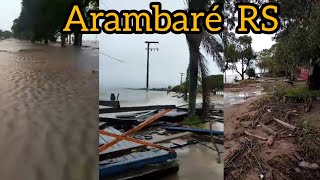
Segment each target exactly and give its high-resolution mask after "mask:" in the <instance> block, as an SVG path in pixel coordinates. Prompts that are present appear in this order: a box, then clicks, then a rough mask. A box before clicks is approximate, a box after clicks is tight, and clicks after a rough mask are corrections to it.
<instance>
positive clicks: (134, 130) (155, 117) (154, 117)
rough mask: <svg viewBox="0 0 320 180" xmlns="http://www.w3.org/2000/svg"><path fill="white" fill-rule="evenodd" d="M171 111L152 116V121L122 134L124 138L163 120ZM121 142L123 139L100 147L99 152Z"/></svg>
mask: <svg viewBox="0 0 320 180" xmlns="http://www.w3.org/2000/svg"><path fill="white" fill-rule="evenodd" d="M170 111H171V109H166V110H164V111H161V112H159V113H158V114H156V115H154V116H152V117H151V118H150V119H148V120H146V121H144V122H143V123H140V124H139V125H138V126H136V127H134V128H132V129H130V130H129V131H127V132H125V133H123V134H122V136H127V135H131V134H133V133H135V132H137V131H139V130H141V129H142V128H144V127H146V126H148V125H150V124H151V123H153V122H155V121H156V120H158V119H159V118H161V117H162V116H163V115H165V114H166V113H168V112H170ZM119 141H121V139H119V138H116V139H115V140H113V141H112V142H109V143H108V144H105V145H103V146H101V147H99V152H102V151H104V150H106V149H108V148H110V147H111V146H113V145H114V144H116V143H118V142H119Z"/></svg>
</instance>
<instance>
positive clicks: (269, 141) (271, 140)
mask: <svg viewBox="0 0 320 180" xmlns="http://www.w3.org/2000/svg"><path fill="white" fill-rule="evenodd" d="M273 141H274V137H273V135H271V136H268V140H267V144H268V146H272V144H273Z"/></svg>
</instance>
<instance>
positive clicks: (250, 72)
mask: <svg viewBox="0 0 320 180" xmlns="http://www.w3.org/2000/svg"><path fill="white" fill-rule="evenodd" d="M246 74H247V75H248V76H249V79H250V78H252V77H256V71H255V69H254V68H252V67H250V68H249V69H247V71H246Z"/></svg>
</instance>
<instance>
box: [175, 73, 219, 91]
mask: <svg viewBox="0 0 320 180" xmlns="http://www.w3.org/2000/svg"><path fill="white" fill-rule="evenodd" d="M206 81H207V83H208V85H207V86H208V90H209V92H212V91H213V90H214V89H215V90H217V91H220V90H223V86H224V85H223V75H222V74H219V75H211V76H208V77H206ZM187 87H188V86H187V85H186V82H184V83H182V84H181V85H177V86H175V87H173V88H172V89H171V90H172V91H174V92H185V90H186V88H187ZM201 89H202V88H201V84H198V90H199V91H201Z"/></svg>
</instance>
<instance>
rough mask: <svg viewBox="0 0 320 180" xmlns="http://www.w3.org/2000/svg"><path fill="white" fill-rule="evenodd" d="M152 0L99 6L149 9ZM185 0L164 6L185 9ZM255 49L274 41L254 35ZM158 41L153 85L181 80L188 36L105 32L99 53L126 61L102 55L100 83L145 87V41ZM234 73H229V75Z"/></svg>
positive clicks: (107, 0) (110, 0)
mask: <svg viewBox="0 0 320 180" xmlns="http://www.w3.org/2000/svg"><path fill="white" fill-rule="evenodd" d="M150 2H152V0H143V1H132V0H100V9H104V10H108V9H115V10H117V11H120V10H123V9H137V10H141V9H148V10H149V3H150ZM184 2H185V1H184V0H174V1H173V0H162V1H161V3H162V5H163V6H162V7H163V9H168V10H169V11H174V10H177V9H185V8H186V5H185V3H184ZM251 36H252V38H253V48H254V50H255V51H260V50H262V49H264V48H269V47H271V45H272V44H273V42H272V41H271V37H272V36H270V35H253V34H251ZM147 40H149V41H159V42H160V44H159V45H153V47H159V51H158V52H157V51H152V52H151V54H150V86H151V87H167V86H168V85H176V84H179V82H180V73H181V72H183V73H185V72H186V69H187V66H188V59H189V52H188V45H187V42H186V39H185V35H183V34H181V35H176V34H172V33H170V34H165V35H158V34H153V35H137V34H133V35H127V34H126V35H106V34H101V35H100V36H99V43H100V52H101V53H104V54H107V55H109V56H112V57H114V58H117V59H120V60H123V61H125V63H122V62H118V61H116V60H113V59H111V58H110V57H107V56H105V55H102V54H100V86H101V87H102V88H106V87H145V81H146V54H147V52H146V49H145V48H146V44H145V41H147ZM207 59H208V61H209V64H208V65H209V69H210V74H221V72H220V70H219V69H218V68H217V66H216V64H215V63H214V62H212V58H210V57H208V58H207ZM230 73H232V72H228V74H230Z"/></svg>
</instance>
